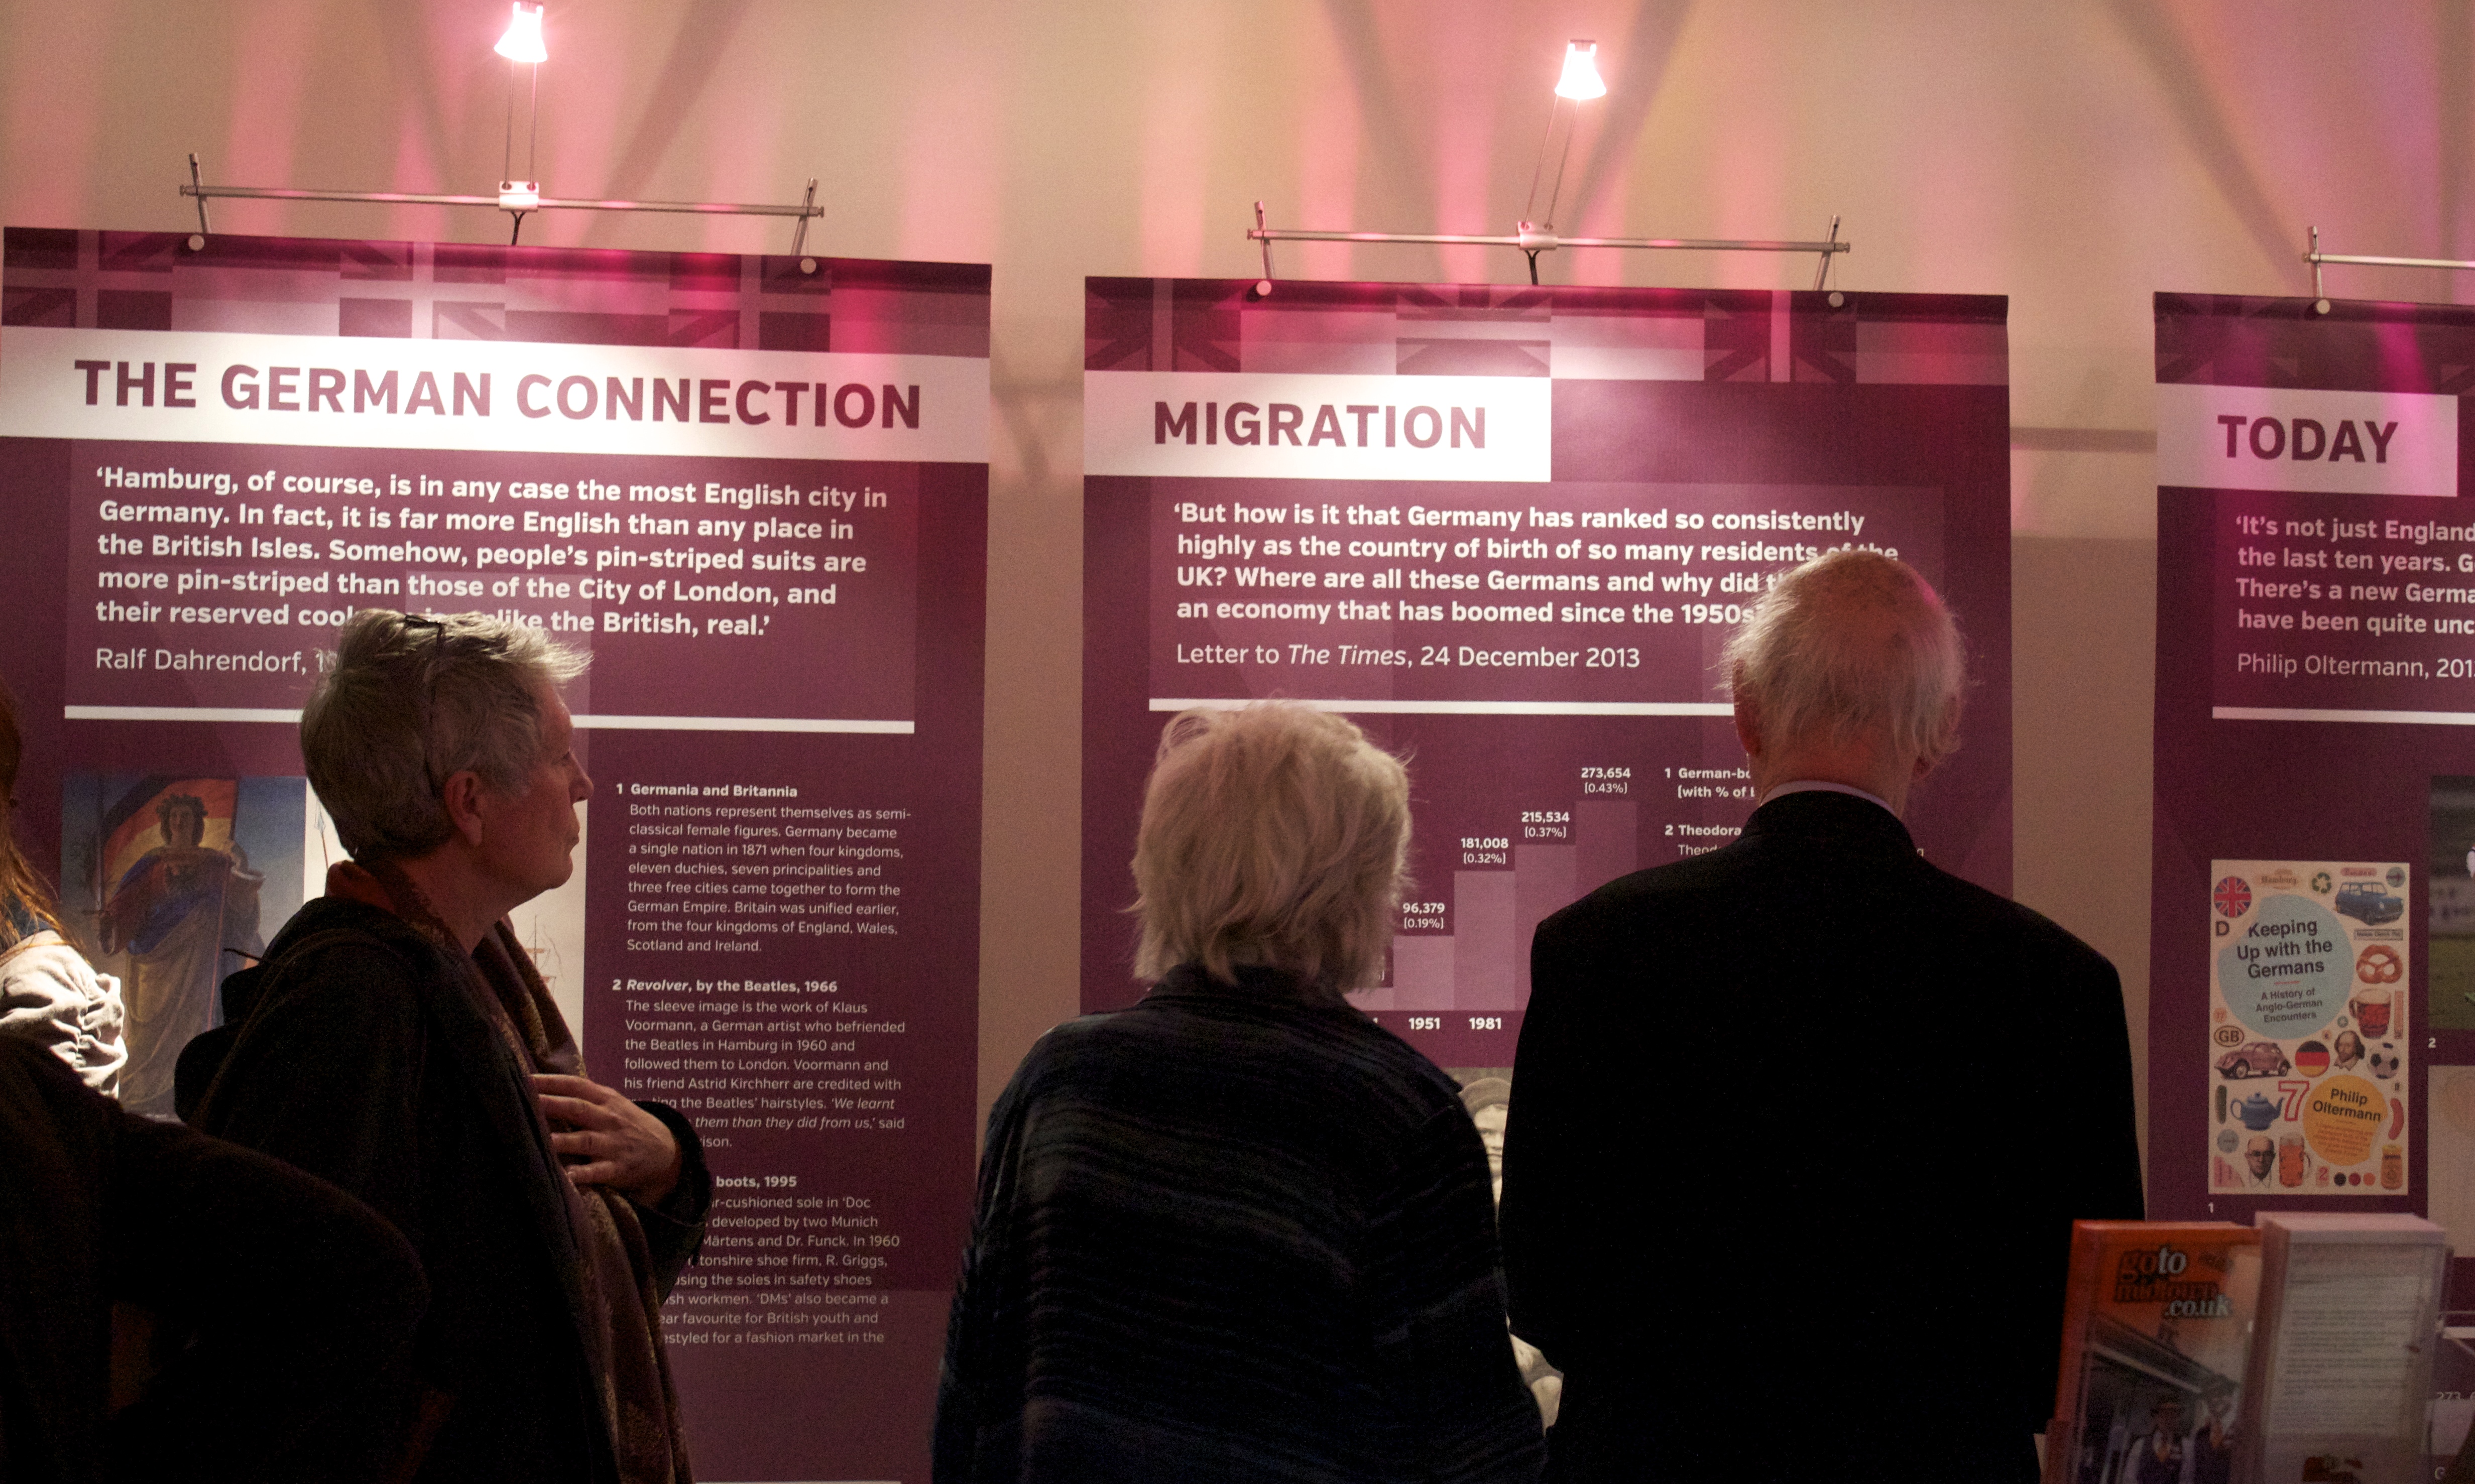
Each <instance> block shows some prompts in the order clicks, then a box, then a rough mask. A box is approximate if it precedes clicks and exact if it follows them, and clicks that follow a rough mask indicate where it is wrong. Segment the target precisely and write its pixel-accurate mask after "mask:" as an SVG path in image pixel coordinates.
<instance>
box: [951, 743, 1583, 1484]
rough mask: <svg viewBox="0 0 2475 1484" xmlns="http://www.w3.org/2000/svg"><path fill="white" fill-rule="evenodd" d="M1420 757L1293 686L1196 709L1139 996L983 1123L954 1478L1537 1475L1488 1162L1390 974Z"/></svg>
mask: <svg viewBox="0 0 2475 1484" xmlns="http://www.w3.org/2000/svg"><path fill="white" fill-rule="evenodd" d="M1408 843H1409V780H1408V776H1407V774H1406V773H1405V771H1404V770H1403V768H1402V766H1401V764H1400V762H1399V760H1397V759H1395V758H1392V757H1390V756H1388V755H1386V754H1385V753H1384V752H1383V751H1382V750H1380V749H1378V748H1377V747H1375V746H1373V745H1372V744H1370V743H1369V742H1367V741H1366V739H1365V737H1364V735H1363V734H1361V733H1360V731H1359V729H1358V728H1357V727H1356V726H1354V725H1352V724H1350V723H1349V722H1348V721H1347V720H1344V719H1343V718H1339V717H1336V716H1330V715H1325V714H1320V713H1316V712H1313V711H1310V710H1307V709H1305V708H1303V707H1298V706H1291V705H1279V704H1266V705H1258V706H1252V707H1248V708H1245V709H1243V710H1238V711H1196V712H1188V713H1187V714H1186V715H1184V716H1181V717H1179V718H1177V719H1175V720H1173V721H1171V722H1170V723H1169V725H1168V728H1167V731H1166V732H1165V734H1164V736H1163V737H1162V739H1161V745H1160V753H1159V757H1158V761H1157V762H1156V764H1155V766H1154V767H1153V770H1152V777H1151V782H1150V785H1149V787H1148V789H1147V791H1146V792H1145V795H1144V800H1143V816H1142V823H1141V826H1140V829H1139V836H1138V840H1137V844H1136V849H1135V859H1134V875H1135V884H1136V887H1137V889H1138V892H1139V897H1138V901H1137V904H1136V908H1135V911H1136V912H1137V914H1138V916H1139V920H1140V924H1141V932H1140V947H1139V952H1138V955H1137V958H1136V968H1137V971H1138V972H1139V974H1140V975H1141V976H1142V977H1143V978H1146V979H1152V980H1155V981H1156V983H1154V984H1153V985H1152V987H1151V990H1150V992H1149V994H1147V995H1146V996H1145V997H1144V999H1143V1000H1142V1002H1141V1003H1140V1004H1139V1005H1137V1006H1135V1007H1134V1008H1133V1009H1131V1010H1120V1011H1117V1012H1115V1013H1112V1014H1102V1015H1091V1016H1087V1017H1085V1018H1084V1019H1081V1020H1078V1021H1074V1022H1072V1023H1070V1024H1067V1025H1064V1026H1060V1027H1058V1028H1057V1029H1056V1030H1054V1031H1052V1032H1050V1033H1049V1034H1047V1036H1045V1037H1044V1038H1043V1039H1042V1040H1041V1042H1040V1044H1038V1045H1037V1046H1035V1047H1034V1048H1033V1049H1032V1052H1031V1054H1030V1056H1028V1057H1027V1058H1024V1060H1023V1064H1022V1066H1021V1068H1020V1069H1019V1070H1018V1071H1017V1073H1016V1074H1015V1078H1014V1081H1013V1083H1011V1084H1010V1085H1009V1086H1008V1087H1007V1088H1006V1090H1005V1092H1004V1094H1003V1095H1002V1096H1001V1097H1000V1098H999V1099H998V1100H997V1104H996V1107H995V1108H994V1109H993V1110H992V1112H991V1114H990V1117H989V1135H988V1148H987V1155H986V1157H985V1158H984V1160H983V1161H982V1164H981V1167H980V1188H979V1205H978V1212H977V1215H976V1217H975V1219H974V1222H973V1226H972V1231H971V1239H970V1244H969V1247H968V1251H967V1253H966V1254H965V1261H964V1271H963V1277H962V1280H961V1283H960V1285H959V1287H958V1289H957V1291H956V1293H955V1297H954V1308H953V1317H952V1321H951V1324H950V1326H949V1327H948V1330H947V1334H946V1351H945V1368H944V1375H943V1382H942V1385H941V1387H940V1392H939V1397H938V1408H937V1440H936V1456H935V1469H934V1476H935V1478H936V1479H937V1480H938V1481H939V1484H981V1481H988V1484H994V1481H997V1480H1005V1481H1007V1484H1040V1481H1052V1480H1053V1481H1058V1484H1064V1481H1068V1480H1072V1481H1077V1484H1084V1481H1108V1480H1120V1479H1123V1480H1136V1479H1142V1480H1151V1479H1170V1478H1174V1479H1179V1480H1182V1481H1188V1480H1222V1479H1227V1480H1237V1479H1263V1480H1270V1479H1279V1480H1284V1481H1290V1480H1301V1481H1314V1480H1330V1481H1335V1484H1337V1481H1340V1480H1353V1481H1360V1480H1387V1479H1405V1480H1406V1479H1421V1480H1447V1481H1459V1480H1466V1481H1482V1480H1514V1479H1532V1478H1535V1477H1536V1475H1537V1472H1538V1470H1539V1467H1540V1465H1541V1463H1542V1462H1543V1458H1544V1451H1543V1448H1542V1446H1541V1443H1540V1438H1539V1430H1538V1412H1537V1409H1536V1408H1535V1407H1534V1406H1533V1405H1532V1402H1531V1399H1530V1395H1529V1393H1528V1391H1527V1390H1525V1389H1524V1387H1523V1386H1522V1383H1521V1377H1520V1375H1519V1373H1518V1372H1517V1370H1516V1369H1515V1368H1514V1365H1513V1361H1512V1355H1511V1351H1510V1348H1509V1347H1507V1345H1506V1344H1505V1319H1504V1295H1503V1282H1502V1277H1501V1275H1500V1272H1499V1268H1498V1262H1497V1257H1496V1247H1495V1227H1494V1220H1493V1212H1492V1203H1491V1198H1490V1191H1489V1187H1488V1173H1487V1162H1486V1153H1485V1151H1484V1149H1483V1146H1482V1145H1481V1143H1480V1141H1479V1135H1478V1131H1477V1130H1476V1129H1475V1128H1474V1127H1473V1126H1472V1124H1471V1122H1470V1116H1469V1114H1468V1113H1467V1112H1466V1111H1464V1110H1463V1108H1462V1106H1461V1102H1460V1098H1459V1096H1458V1088H1457V1087H1456V1086H1455V1085H1454V1083H1453V1082H1452V1079H1450V1078H1449V1077H1446V1076H1445V1075H1444V1074H1443V1073H1442V1072H1440V1071H1438V1070H1436V1069H1435V1067H1434V1066H1433V1065H1432V1064H1430V1063H1429V1062H1428V1061H1427V1059H1426V1058H1423V1057H1421V1056H1419V1055H1418V1053H1417V1052H1415V1051H1413V1050H1411V1049H1410V1048H1409V1046H1407V1045H1405V1044H1403V1043H1402V1042H1401V1041H1399V1040H1397V1039H1395V1038H1394V1037H1393V1036H1392V1035H1391V1034H1388V1033H1386V1032H1385V1031H1384V1030H1382V1029H1380V1028H1379V1027H1377V1026H1376V1025H1374V1024H1373V1023H1372V1022H1370V1021H1369V1020H1368V1019H1367V1018H1366V1017H1365V1016H1364V1015H1363V1014H1360V1012H1359V1011H1358V1010H1355V1009H1353V1008H1352V1007H1351V1006H1350V1005H1349V1003H1348V1002H1347V1001H1346V1000H1345V999H1344V998H1342V996H1343V994H1344V993H1345V992H1346V991H1348V990H1351V989H1355V988H1358V987H1360V986H1362V985H1370V984H1373V983H1376V982H1378V981H1379V980H1380V978H1381V976H1382V971H1383V967H1384V960H1385V949H1386V948H1387V947H1388V946H1389V940H1390V931H1391V921H1392V917H1393V914H1394V912H1395V910H1396V904H1397V900H1398V895H1399V891H1400V887H1401V871H1402V863H1403V860H1404V857H1405V853H1406V850H1407V846H1408Z"/></svg>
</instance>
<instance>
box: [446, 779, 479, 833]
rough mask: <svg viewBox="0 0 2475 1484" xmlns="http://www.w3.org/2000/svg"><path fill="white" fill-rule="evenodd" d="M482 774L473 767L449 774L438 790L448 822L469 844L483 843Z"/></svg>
mask: <svg viewBox="0 0 2475 1484" xmlns="http://www.w3.org/2000/svg"><path fill="white" fill-rule="evenodd" d="M481 789H482V783H481V775H480V774H478V773H477V772H475V771H473V770H472V769H471V768H469V767H468V768H464V769H462V770H461V771H459V772H455V773H452V774H450V775H449V776H448V779H447V782H446V784H445V786H444V787H442V788H440V789H439V791H438V801H439V803H440V804H441V805H443V806H444V807H445V808H446V810H447V822H448V823H449V824H451V825H453V827H454V829H455V833H456V835H457V836H459V837H461V838H462V839H463V841H464V843H466V844H468V845H478V844H479V843H481Z"/></svg>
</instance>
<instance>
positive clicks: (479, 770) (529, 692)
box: [182, 610, 713, 1484]
mask: <svg viewBox="0 0 2475 1484" xmlns="http://www.w3.org/2000/svg"><path fill="white" fill-rule="evenodd" d="M583 668H584V660H583V657H582V656H579V655H576V654H575V653H573V652H571V651H569V650H566V649H563V648H561V647H559V646H558V645H554V644H552V643H551V642H550V641H549V640H548V639H547V638H545V637H544V636H543V635H542V634H541V633H540V632H538V631H537V630H533V629H530V628H527V627H523V626H521V625H517V624H514V623H509V622H506V621H504V620H499V619H493V618H488V617H485V616H483V615H480V614H459V615H455V616H453V617H449V618H440V619H431V618H424V617H420V616H417V615H408V614H401V613H391V612H385V611H380V610H369V611H364V612H362V613H358V614H355V616H354V617H353V619H352V620H350V621H349V622H347V623H346V624H345V625H344V629H343V632H342V634H341V635H339V636H338V643H337V647H336V656H335V663H334V665H333V667H332V668H331V669H329V670H328V671H327V672H326V673H325V674H323V675H321V676H320V677H319V680H318V684H317V687H316V689H315V690H313V691H312V692H311V693H310V695H309V697H308V703H307V705H306V707H305V708H304V709H303V712H302V717H301V752H302V758H303V761H304V763H305V764H306V766H307V768H308V772H309V782H310V786H311V787H312V788H314V789H316V790H317V792H318V797H319V800H320V801H321V802H322V803H324V804H325V805H326V807H327V811H328V813H329V814H330V815H332V816H333V818H334V821H335V832H336V836H337V838H338V839H341V840H342V842H343V845H344V848H345V849H346V850H348V851H350V852H351V853H352V857H353V859H352V860H351V861H350V862H349V863H344V864H337V865H336V866H334V867H333V868H332V869H331V870H330V871H329V873H328V878H327V894H326V895H324V896H322V897H318V898H316V899H314V900H312V901H310V902H308V903H306V905H304V906H303V907H302V909H301V911H300V912H297V913H295V914H294V915H293V918H292V920H291V921H290V922H288V923H286V924H285V925H284V927H283V930H282V932H281V933H279V934H278V935H277V936H276V939H275V941H274V942H273V943H271V944H269V945H268V946H267V952H266V958H265V961H263V962H262V963H260V964H259V965H258V966H257V967H256V968H253V969H248V970H244V971H243V972H242V973H240V974H235V975H233V977H232V978H231V979H230V980H227V981H226V982H225V985H224V1001H225V1008H226V1011H227V1015H228V1017H229V1018H228V1023H227V1027H226V1028H225V1029H223V1030H218V1031H212V1032H208V1033H207V1034H206V1035H204V1036H201V1037H199V1038H198V1041H197V1042H193V1043H192V1044H191V1048H190V1053H189V1054H188V1055H186V1056H184V1058H183V1065H182V1072H183V1077H184V1083H185V1084H186V1085H185V1086H184V1093H183V1102H184V1106H192V1107H195V1109H196V1110H195V1113H194V1115H193V1116H192V1118H191V1122H193V1123H194V1124H196V1125H197V1126H198V1127H199V1128H200V1129H202V1130H204V1131H207V1132H208V1133H213V1134H217V1135H220V1136H222V1137H225V1138H229V1139H232V1140H233V1141H234V1142H236V1143H240V1144H245V1145H247V1146H249V1147H250V1148H253V1149H257V1150H259V1151H262V1152H264V1153H266V1154H270V1155H274V1156H278V1157H279V1158H282V1159H285V1160H288V1161H289V1162H291V1163H293V1164H295V1165H297V1166H299V1167H301V1168H302V1169H305V1170H307V1171H308V1172H310V1173H311V1174H313V1175H318V1176H321V1177H324V1178H325V1179H327V1180H332V1181H333V1182H334V1183H336V1184H337V1185H340V1186H342V1187H343V1188H344V1189H345V1190H347V1191H349V1192H351V1193H352V1194H353V1195H355V1196H357V1197H359V1198H360V1199H362V1200H364V1201H366V1202H368V1203H369V1204H371V1205H372V1206H374V1207H376V1208H377V1209H378V1211H379V1212H380V1214H381V1215H383V1216H385V1217H386V1218H387V1219H388V1220H390V1221H392V1222H394V1223H395V1224H396V1226H397V1227H398V1228H399V1229H402V1230H403V1231H404V1233H405V1234H406V1235H407V1236H409V1237H410V1238H411V1239H412V1244H413V1246H414V1248H415V1249H416V1250H417V1251H418V1252H419V1253H420V1255H421V1261H422V1266H423V1267H424V1269H425V1270H426V1271H427V1273H428V1276H429V1291H430V1306H429V1316H428V1317H427V1318H426V1319H425V1320H424V1321H423V1323H422V1326H421V1330H420V1332H419V1334H418V1335H417V1336H416V1337H415V1340H414V1345H413V1354H412V1363H411V1366H410V1368H409V1371H410V1374H409V1375H407V1376H405V1377H404V1386H403V1387H402V1388H401V1391H400V1393H399V1394H398V1395H397V1396H396V1397H395V1398H393V1399H391V1401H392V1404H393V1406H394V1407H395V1409H396V1413H397V1415H398V1416H399V1417H400V1424H399V1426H398V1428H397V1429H396V1431H395V1434H394V1436H393V1437H392V1438H391V1439H389V1440H387V1441H386V1443H385V1444H384V1445H382V1448H381V1450H380V1453H379V1454H378V1455H377V1456H374V1457H345V1456H335V1457H331V1458H327V1459H324V1460H321V1461H320V1462H321V1469H320V1472H317V1473H316V1474H315V1475H314V1476H315V1477H319V1478H328V1479H334V1480H338V1481H341V1480H353V1481H359V1480H365V1479H387V1480H396V1481H408V1480H435V1481H445V1480H453V1481H456V1484H490V1481H508V1484H513V1481H517V1480H524V1481H527V1484H531V1481H535V1480H547V1479H556V1480H571V1481H576V1484H674V1481H675V1484H685V1481H686V1480H687V1479H688V1478H689V1477H690V1469H689V1464H688V1456H687V1445H686V1441H685V1438H684V1436H683V1433H682V1431H681V1426H680V1421H679V1412H678V1401H677V1398H676V1396H675V1394H674V1390H673V1387H672V1384H671V1373H670V1363H669V1359H668V1357H667V1355H666V1354H665V1352H664V1350H663V1342H662V1325H661V1313H660V1310H661V1303H662V1300H663V1298H664V1297H665V1296H666V1295H667V1294H668V1293H669V1291H670V1288H671V1285H672V1284H673V1282H674V1281H675V1280H676V1278H677V1277H678V1275H679V1271H680V1269H682V1268H683V1267H685V1266H686V1264H687V1262H688V1259H689V1258H690V1257H691V1256H692V1255H694V1253H695V1252H696V1250H697V1248H698V1244H699V1243H700V1242H701V1241H702V1239H703V1231H704V1225H703V1224H704V1218H705V1212H706V1210H707V1208H708V1207H709V1206H710V1205H711V1204H712V1200H713V1178H712V1176H711V1175H710V1173H708V1171H707V1170H706V1168H705V1163H704V1156H703V1155H702V1153H701V1151H700V1148H699V1146H698V1140H697V1136H696V1132H695V1131H694V1129H693V1128H691V1127H690V1125H689V1123H688V1121H687V1119H686V1118H684V1117H682V1116H681V1115H680V1114H679V1113H677V1112H676V1111H674V1109H671V1108H668V1107H663V1106H662V1105H660V1104H657V1103H641V1104H640V1103H636V1102H633V1101H630V1100H629V1099H627V1098H626V1097H625V1096H623V1095H622V1094H620V1093H619V1092H617V1091H616V1090H614V1089H612V1088H611V1087H608V1086H606V1085H603V1084H601V1083H596V1082H594V1081H592V1080H591V1079H590V1078H588V1077H587V1075H586V1073H585V1067H584V1059H583V1056H582V1053H581V1052H580V1050H579V1049H578V1048H577V1046H576V1038H575V1036H574V1035H573V1034H571V1033H570V1031H569V1029H568V1026H567V1023H566V1021H565V1019H564V1018H563V1017H562V1016H561V1015H560V1013H559V1010H558V1006H557V1003H556V1002H555V1001H553V1000H552V999H551V996H550V991H549V989H548V988H547V987H546V986H545V985H544V984H543V982H542V978H541V975H540V974H539V972H538V971H536V970H535V968H534V966H533V963H532V961H531V959H530V958H529V957H528V956H527V953H526V952H525V949H524V947H523V945H522V944H521V943H520V942H519V941H518V940H517V938H516V935H515V930H514V928H513V927H512V926H511V925H510V924H509V923H508V921H507V914H508V912H511V911H513V910H514V909H515V908H516V907H518V906H519V905H521V904H523V903H524V902H527V901H528V900H530V899H532V898H533V897H535V896H537V895H539V894H541V893H542V892H544V891H548V890H551V889H552V888H556V887H558V886H560V885H561V884H563V883H564V882H566V881H567V879H568V877H569V876H570V874H571V873H572V872H573V871H574V870H575V860H574V852H575V849H576V841H577V839H578V838H579V836H580V835H581V833H582V832H581V827H580V825H579V823H578V821H577V819H576V805H578V804H579V803H582V802H583V801H584V800H585V799H587V798H589V797H591V796H592V793H593V781H592V780H591V779H590V778H588V777H587V776H585V772H584V769H583V766H582V765H581V764H580V763H579V762H578V761H577V759H576V753H575V750H574V748H573V745H572V743H573V738H574V725H575V723H574V720H573V718H570V717H569V715H568V710H567V706H566V703H565V702H564V701H562V700H561V699H560V698H559V694H558V690H557V682H559V681H561V680H565V679H569V678H571V677H573V676H574V675H576V673H577V672H578V671H580V670H581V669H583ZM209 1037H213V1038H214V1039H213V1040H209ZM201 1043H204V1049H203V1050H202V1049H201ZM192 1094H194V1095H195V1099H196V1101H195V1102H194V1103H192V1101H191V1098H192Z"/></svg>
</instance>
